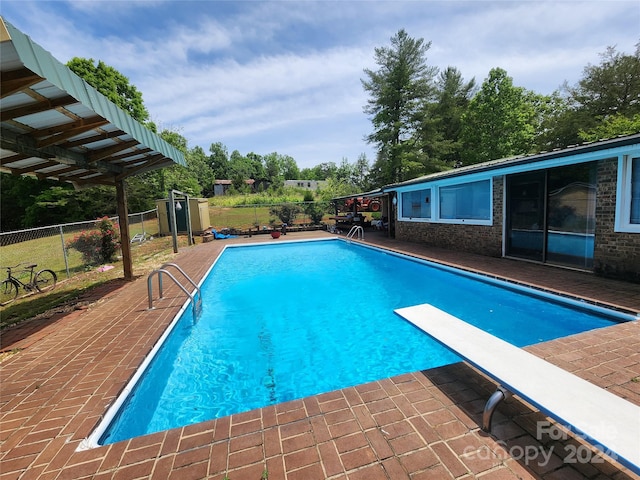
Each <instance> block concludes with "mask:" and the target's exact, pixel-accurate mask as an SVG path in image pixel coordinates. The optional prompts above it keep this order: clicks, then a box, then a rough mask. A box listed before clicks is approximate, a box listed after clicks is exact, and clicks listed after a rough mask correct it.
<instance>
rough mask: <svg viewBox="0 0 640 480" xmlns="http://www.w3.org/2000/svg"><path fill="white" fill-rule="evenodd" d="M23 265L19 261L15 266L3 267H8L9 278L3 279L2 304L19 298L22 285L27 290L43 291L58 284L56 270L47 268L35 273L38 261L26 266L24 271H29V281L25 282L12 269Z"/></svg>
mask: <svg viewBox="0 0 640 480" xmlns="http://www.w3.org/2000/svg"><path fill="white" fill-rule="evenodd" d="M21 265H22V264H21V263H19V264H18V265H15V266H13V267H3V268H6V269H7V278H6V279H5V280H3V282H2V284H0V304H1V305H4V304H6V303H9V302H13V301H14V300H15V299H16V298H18V290H19V289H20V287H22V288H24V290H25V291H26V292H38V293H42V292H48V291H49V290H53V288H54V287H55V286H56V282H57V281H58V277H57V276H56V274H55V272H54V271H53V270H49V269H47V268H45V269H43V270H39V271H37V272H36V273H34V268H36V267H37V266H38V265H37V264H36V263H32V264H29V265H25V266H24V269H23V271H25V272H29V281H28V282H27V283H23V282H22V281H20V279H19V278H16V277H14V276H13V274H12V273H11V270H12V269H15V268H18V267H19V266H21Z"/></svg>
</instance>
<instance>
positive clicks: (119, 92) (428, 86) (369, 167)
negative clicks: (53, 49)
mask: <svg viewBox="0 0 640 480" xmlns="http://www.w3.org/2000/svg"><path fill="white" fill-rule="evenodd" d="M430 47H431V42H427V41H425V40H424V39H422V38H417V39H416V38H412V37H411V36H409V35H408V34H407V32H406V31H405V30H403V29H402V30H399V31H398V32H397V33H396V34H395V35H394V36H393V37H392V38H391V39H390V45H389V46H383V47H379V48H375V49H374V58H375V62H376V65H377V67H378V68H377V70H371V69H365V70H364V71H363V73H364V78H362V79H361V82H362V87H363V89H364V90H365V91H366V92H367V93H368V95H369V98H368V101H367V104H366V105H365V106H364V107H363V110H364V113H365V114H367V115H368V116H369V119H370V120H371V124H372V132H371V133H370V134H369V135H367V137H366V139H367V141H368V142H370V143H371V144H373V145H374V146H375V150H376V158H375V159H374V160H373V162H372V163H371V164H370V163H369V159H367V158H366V155H364V154H362V155H360V156H359V158H358V159H357V160H356V161H355V162H354V163H350V162H349V161H348V159H346V158H342V159H341V161H339V162H337V163H336V162H335V161H331V160H328V161H327V162H324V163H321V164H319V165H316V166H314V167H312V168H303V169H300V168H299V167H298V165H297V163H296V160H295V159H294V158H292V157H291V156H289V155H286V154H280V153H277V152H272V153H268V154H257V153H254V152H249V153H247V154H244V155H243V154H242V153H240V152H239V151H237V150H234V151H233V152H231V154H229V152H228V150H227V147H226V146H225V145H224V144H222V143H221V142H214V143H212V144H211V145H210V147H209V151H208V152H205V151H204V149H202V148H201V147H199V146H196V147H193V148H189V146H188V141H187V139H186V138H185V137H184V136H182V135H181V134H180V133H178V132H177V131H173V130H169V129H164V130H162V131H160V132H158V128H157V126H156V125H155V123H154V122H151V121H150V120H149V112H148V110H147V108H146V106H145V105H144V102H143V99H142V94H141V92H140V91H139V90H138V89H137V88H136V87H135V86H134V85H132V84H131V83H130V82H129V79H128V78H127V77H126V76H124V75H123V74H121V73H120V72H118V71H117V70H116V69H114V68H113V67H110V66H108V65H106V64H105V63H104V62H102V61H98V62H96V61H94V60H93V59H84V58H74V59H72V60H71V61H69V62H68V64H67V65H68V66H69V68H70V69H71V70H73V71H74V72H75V73H76V74H78V75H79V76H80V77H82V78H83V79H85V80H86V81H87V82H88V83H89V84H90V85H92V86H93V87H95V88H96V89H97V90H98V91H100V92H101V93H102V94H104V95H105V96H106V97H107V98H108V99H109V100H111V101H112V102H114V103H115V104H116V105H118V106H119V107H121V108H122V109H123V110H125V111H126V112H127V113H128V114H129V115H131V116H132V117H133V118H134V119H135V120H137V121H138V122H140V123H142V124H144V125H145V126H147V127H148V128H149V129H150V130H152V131H153V132H154V133H156V134H158V135H159V136H160V137H161V138H163V139H164V140H165V141H167V142H168V143H170V144H171V145H173V146H174V147H176V148H177V149H178V150H180V151H181V152H182V153H183V154H184V156H185V159H186V166H180V165H175V166H173V167H169V168H164V169H161V170H156V171H152V172H146V173H143V174H140V175H136V176H133V177H130V178H129V179H127V181H126V190H127V198H128V202H129V209H130V211H132V212H136V211H144V210H148V209H151V208H154V206H155V200H156V199H159V198H165V197H166V196H167V193H168V191H169V190H170V189H177V190H180V191H183V192H185V193H188V194H190V195H193V196H197V197H201V196H202V197H210V196H213V189H214V182H215V180H216V179H228V180H231V181H232V185H233V186H232V188H233V190H234V191H235V192H239V193H248V192H249V190H248V186H247V184H246V182H245V181H246V180H247V179H253V180H254V188H255V189H256V190H258V191H267V192H272V193H276V194H277V193H280V190H281V189H282V188H283V184H284V180H298V179H303V180H327V187H326V188H325V189H324V191H323V192H321V195H322V198H323V199H327V198H331V197H332V196H340V195H347V194H351V193H357V192H362V191H368V190H371V189H373V188H376V187H379V186H382V185H388V184H391V183H395V182H400V181H404V180H408V179H411V178H416V177H419V176H421V175H426V174H429V173H434V172H438V171H442V170H447V169H451V168H459V167H461V166H464V165H471V164H475V163H479V162H484V161H488V160H494V159H499V158H504V157H508V156H511V155H517V154H525V153H534V152H539V151H547V150H551V149H554V148H563V147H566V146H569V145H574V144H578V143H581V142H584V141H593V140H597V139H601V138H611V137H614V136H617V135H624V134H631V133H637V132H640V43H638V44H637V46H636V50H635V52H634V53H633V54H625V53H622V52H618V51H617V50H616V48H615V47H609V48H607V50H606V51H605V52H603V53H602V54H601V55H600V63H599V64H597V65H587V66H586V67H585V68H584V70H583V74H582V78H581V79H580V80H579V81H578V82H577V83H576V84H575V85H569V84H568V83H567V82H565V83H564V84H562V85H561V86H559V88H558V89H557V90H556V91H555V92H553V93H552V94H551V95H541V94H538V93H536V92H533V91H530V90H527V89H525V88H523V87H519V86H516V85H514V84H513V79H512V78H511V77H510V76H509V75H508V73H507V72H506V71H505V70H504V69H502V68H493V69H491V70H490V71H489V74H488V76H487V78H486V79H485V80H484V81H483V82H482V84H481V85H477V83H476V81H475V79H473V78H472V79H470V80H465V79H464V77H463V75H462V73H461V72H460V71H459V70H458V69H457V68H456V67H453V66H448V67H447V68H445V69H443V70H439V69H438V68H437V67H435V66H432V65H429V63H428V59H427V53H428V51H429V49H430ZM0 180H1V189H0V209H1V211H0V228H1V230H2V231H8V230H14V229H19V228H28V227H33V226H41V225H51V224H55V223H64V222H72V221H80V220H86V219H90V218H97V217H100V216H102V215H105V214H111V213H113V212H115V209H116V208H115V189H113V188H111V187H103V186H101V187H91V188H88V189H84V190H79V191H75V190H74V189H73V188H72V187H71V186H68V185H66V184H62V183H58V182H53V181H47V180H37V179H34V178H31V177H19V176H12V175H8V174H4V173H3V174H2V175H1V178H0Z"/></svg>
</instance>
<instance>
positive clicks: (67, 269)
mask: <svg viewBox="0 0 640 480" xmlns="http://www.w3.org/2000/svg"><path fill="white" fill-rule="evenodd" d="M60 240H61V241H62V256H63V257H64V268H65V270H66V271H67V278H71V275H70V274H69V259H68V258H67V249H66V248H65V245H64V233H63V232H62V225H60Z"/></svg>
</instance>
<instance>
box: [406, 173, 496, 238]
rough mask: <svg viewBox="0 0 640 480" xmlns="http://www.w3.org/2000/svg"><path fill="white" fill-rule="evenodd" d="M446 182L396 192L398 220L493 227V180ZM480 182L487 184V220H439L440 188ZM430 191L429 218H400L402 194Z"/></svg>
mask: <svg viewBox="0 0 640 480" xmlns="http://www.w3.org/2000/svg"><path fill="white" fill-rule="evenodd" d="M456 180H457V181H452V180H448V181H445V182H441V183H438V184H436V183H432V184H430V185H425V184H421V185H420V186H419V187H417V188H407V189H402V190H398V193H400V195H398V203H399V204H398V220H399V221H402V222H416V223H447V224H452V225H485V226H492V225H493V178H492V177H490V176H484V177H482V178H468V179H466V180H465V181H460V179H459V178H457V179H456ZM480 181H488V182H489V219H488V220H479V219H471V218H440V188H444V187H455V186H459V185H466V184H469V183H476V182H480ZM429 189H430V190H431V218H422V217H420V218H418V217H403V216H402V193H408V192H411V191H415V190H429Z"/></svg>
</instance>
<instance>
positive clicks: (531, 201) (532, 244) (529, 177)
mask: <svg viewBox="0 0 640 480" xmlns="http://www.w3.org/2000/svg"><path fill="white" fill-rule="evenodd" d="M545 197H546V172H545V171H541V172H532V173H523V174H519V175H509V176H508V177H507V195H506V202H507V254H508V255H512V256H515V257H521V258H527V259H529V260H537V261H540V262H542V261H544V231H545Z"/></svg>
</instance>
